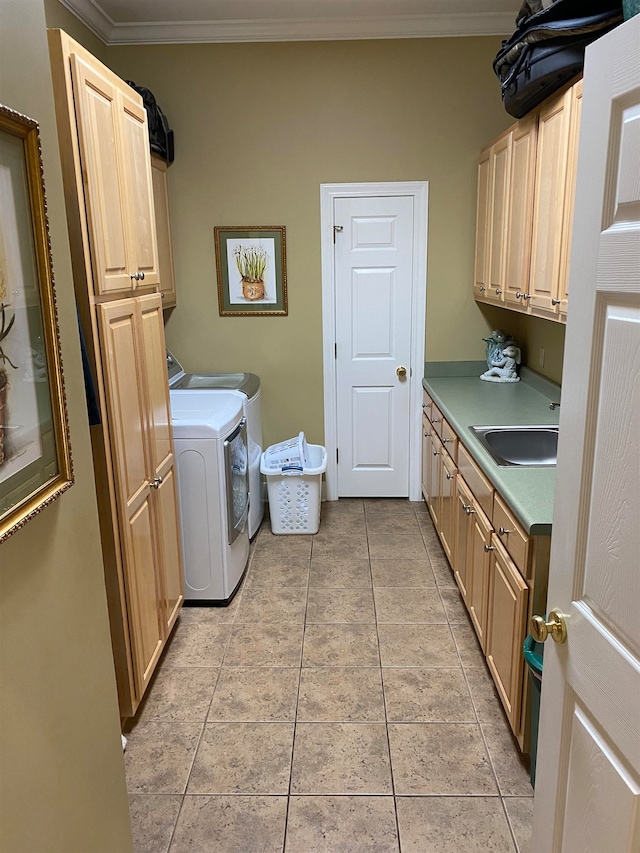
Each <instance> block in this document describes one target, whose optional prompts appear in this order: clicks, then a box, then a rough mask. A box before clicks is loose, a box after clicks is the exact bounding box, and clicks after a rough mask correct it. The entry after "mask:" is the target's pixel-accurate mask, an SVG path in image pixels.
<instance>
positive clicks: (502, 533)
mask: <svg viewBox="0 0 640 853" xmlns="http://www.w3.org/2000/svg"><path fill="white" fill-rule="evenodd" d="M498 533H499V534H500V536H506V535H507V533H511V531H510V530H509V529H508V528H507V527H499V528H498Z"/></svg>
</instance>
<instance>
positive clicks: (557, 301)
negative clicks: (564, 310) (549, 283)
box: [551, 299, 562, 305]
mask: <svg viewBox="0 0 640 853" xmlns="http://www.w3.org/2000/svg"><path fill="white" fill-rule="evenodd" d="M561 301H562V300H561V299H552V300H551V304H552V305H560V302H561Z"/></svg>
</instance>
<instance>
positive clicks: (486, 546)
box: [484, 545, 496, 554]
mask: <svg viewBox="0 0 640 853" xmlns="http://www.w3.org/2000/svg"><path fill="white" fill-rule="evenodd" d="M484 550H485V551H486V552H487V554H488V553H489V551H495V550H496V546H495V545H485V546H484Z"/></svg>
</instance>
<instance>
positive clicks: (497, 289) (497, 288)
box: [496, 287, 502, 296]
mask: <svg viewBox="0 0 640 853" xmlns="http://www.w3.org/2000/svg"><path fill="white" fill-rule="evenodd" d="M496 296H502V291H501V290H500V288H499V287H496Z"/></svg>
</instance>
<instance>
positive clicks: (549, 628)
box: [531, 610, 567, 643]
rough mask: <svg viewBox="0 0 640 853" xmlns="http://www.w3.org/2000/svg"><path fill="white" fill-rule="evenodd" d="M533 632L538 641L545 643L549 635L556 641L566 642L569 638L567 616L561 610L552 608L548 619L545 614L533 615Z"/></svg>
mask: <svg viewBox="0 0 640 853" xmlns="http://www.w3.org/2000/svg"><path fill="white" fill-rule="evenodd" d="M531 633H532V634H533V639H534V640H535V641H536V642H537V643H544V641H545V640H546V639H547V637H548V636H549V635H551V639H552V640H553V641H554V642H556V643H565V642H566V640H567V622H566V616H565V615H564V613H560V611H559V610H551V611H550V613H549V616H548V618H547V620H546V621H545V618H544V616H532V617H531Z"/></svg>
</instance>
